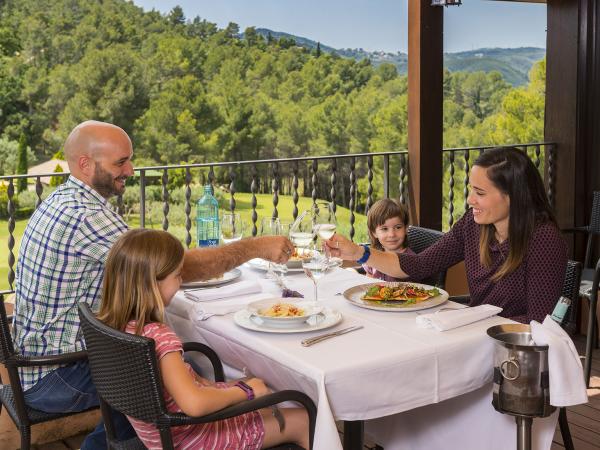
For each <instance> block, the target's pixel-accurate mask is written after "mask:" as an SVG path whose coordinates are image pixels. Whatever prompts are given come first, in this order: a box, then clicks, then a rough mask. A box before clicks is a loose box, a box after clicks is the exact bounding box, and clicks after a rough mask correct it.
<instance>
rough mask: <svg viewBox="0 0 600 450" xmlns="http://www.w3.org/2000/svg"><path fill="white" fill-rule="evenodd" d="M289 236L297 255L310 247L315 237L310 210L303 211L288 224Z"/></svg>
mask: <svg viewBox="0 0 600 450" xmlns="http://www.w3.org/2000/svg"><path fill="white" fill-rule="evenodd" d="M289 238H290V241H292V244H294V247H296V248H297V249H298V254H299V255H302V253H303V252H304V251H305V250H306V249H308V247H310V245H311V244H312V242H313V240H314V238H315V230H314V227H313V216H312V214H311V211H308V210H307V211H303V212H302V213H301V214H300V215H299V216H298V217H297V218H296V220H295V221H294V223H292V224H291V225H290V231H289Z"/></svg>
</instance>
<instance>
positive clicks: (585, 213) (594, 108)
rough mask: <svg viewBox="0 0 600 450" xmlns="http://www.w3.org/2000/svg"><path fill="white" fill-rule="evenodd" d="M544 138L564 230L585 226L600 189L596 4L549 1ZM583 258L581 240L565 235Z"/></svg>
mask: <svg viewBox="0 0 600 450" xmlns="http://www.w3.org/2000/svg"><path fill="white" fill-rule="evenodd" d="M547 8H548V36H547V50H546V53H547V61H546V114H545V124H544V139H545V140H546V141H548V142H556V143H557V149H556V155H555V156H556V158H555V160H556V165H555V166H556V170H555V176H554V179H555V183H556V184H555V186H556V189H555V207H556V215H557V219H558V222H559V226H560V227H561V228H570V227H572V226H579V225H585V224H587V223H588V222H589V219H590V210H591V203H592V200H591V199H592V191H593V190H597V189H600V176H599V174H600V156H599V151H600V123H599V117H600V61H599V60H600V58H599V55H600V53H599V52H600V50H599V49H600V47H599V45H600V38H599V34H598V32H597V30H598V27H599V26H600V20H599V12H598V9H597V8H598V6H597V2H596V1H595V0H572V1H564V0H548V2H547ZM566 237H567V239H569V241H570V244H571V246H572V248H573V255H572V256H573V257H574V258H575V259H579V260H582V259H583V252H584V251H585V250H584V248H583V247H584V246H583V237H578V238H577V240H576V241H574V240H573V237H572V236H566Z"/></svg>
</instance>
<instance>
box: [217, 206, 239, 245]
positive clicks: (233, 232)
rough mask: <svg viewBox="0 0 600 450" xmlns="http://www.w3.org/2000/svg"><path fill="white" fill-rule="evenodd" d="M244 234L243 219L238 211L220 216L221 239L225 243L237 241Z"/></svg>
mask: <svg viewBox="0 0 600 450" xmlns="http://www.w3.org/2000/svg"><path fill="white" fill-rule="evenodd" d="M243 235H244V221H243V220H242V218H241V217H240V215H239V213H225V214H223V217H221V239H222V240H223V242H224V243H225V244H229V243H230V242H235V241H239V240H240V239H242V236H243Z"/></svg>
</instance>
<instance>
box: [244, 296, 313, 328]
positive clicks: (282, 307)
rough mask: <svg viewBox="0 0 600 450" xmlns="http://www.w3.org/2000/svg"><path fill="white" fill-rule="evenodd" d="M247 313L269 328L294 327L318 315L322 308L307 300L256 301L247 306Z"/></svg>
mask: <svg viewBox="0 0 600 450" xmlns="http://www.w3.org/2000/svg"><path fill="white" fill-rule="evenodd" d="M246 309H247V310H248V312H249V313H250V314H251V315H252V316H254V317H257V318H258V319H260V321H261V323H263V324H264V325H266V326H269V327H288V326H296V325H298V324H301V323H303V322H306V321H307V320H308V319H310V318H311V317H312V316H314V315H316V314H319V313H320V312H321V311H322V310H323V307H322V306H321V305H319V304H317V303H315V302H311V301H308V300H293V299H290V298H281V299H268V300H258V301H256V302H252V303H250V304H248V306H247V307H246Z"/></svg>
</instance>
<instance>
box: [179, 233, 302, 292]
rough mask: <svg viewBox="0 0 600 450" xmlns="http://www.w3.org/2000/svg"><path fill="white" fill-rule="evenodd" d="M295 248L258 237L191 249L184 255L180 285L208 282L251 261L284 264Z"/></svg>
mask: <svg viewBox="0 0 600 450" xmlns="http://www.w3.org/2000/svg"><path fill="white" fill-rule="evenodd" d="M293 251H294V246H293V245H292V243H291V242H290V241H289V240H288V239H287V238H286V237H284V236H261V237H256V238H248V239H242V240H241V241H238V242H232V243H230V244H227V245H221V246H219V247H203V248H194V249H191V250H188V251H186V252H185V256H184V259H183V271H182V278H183V281H192V280H208V279H210V278H214V277H218V276H219V275H222V274H223V273H224V272H227V271H228V270H231V269H233V268H234V267H237V266H239V265H240V264H243V263H245V262H246V261H248V260H249V259H252V258H263V259H268V260H269V261H273V262H276V263H285V262H286V261H287V260H288V259H289V257H290V255H291V254H292V252H293Z"/></svg>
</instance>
